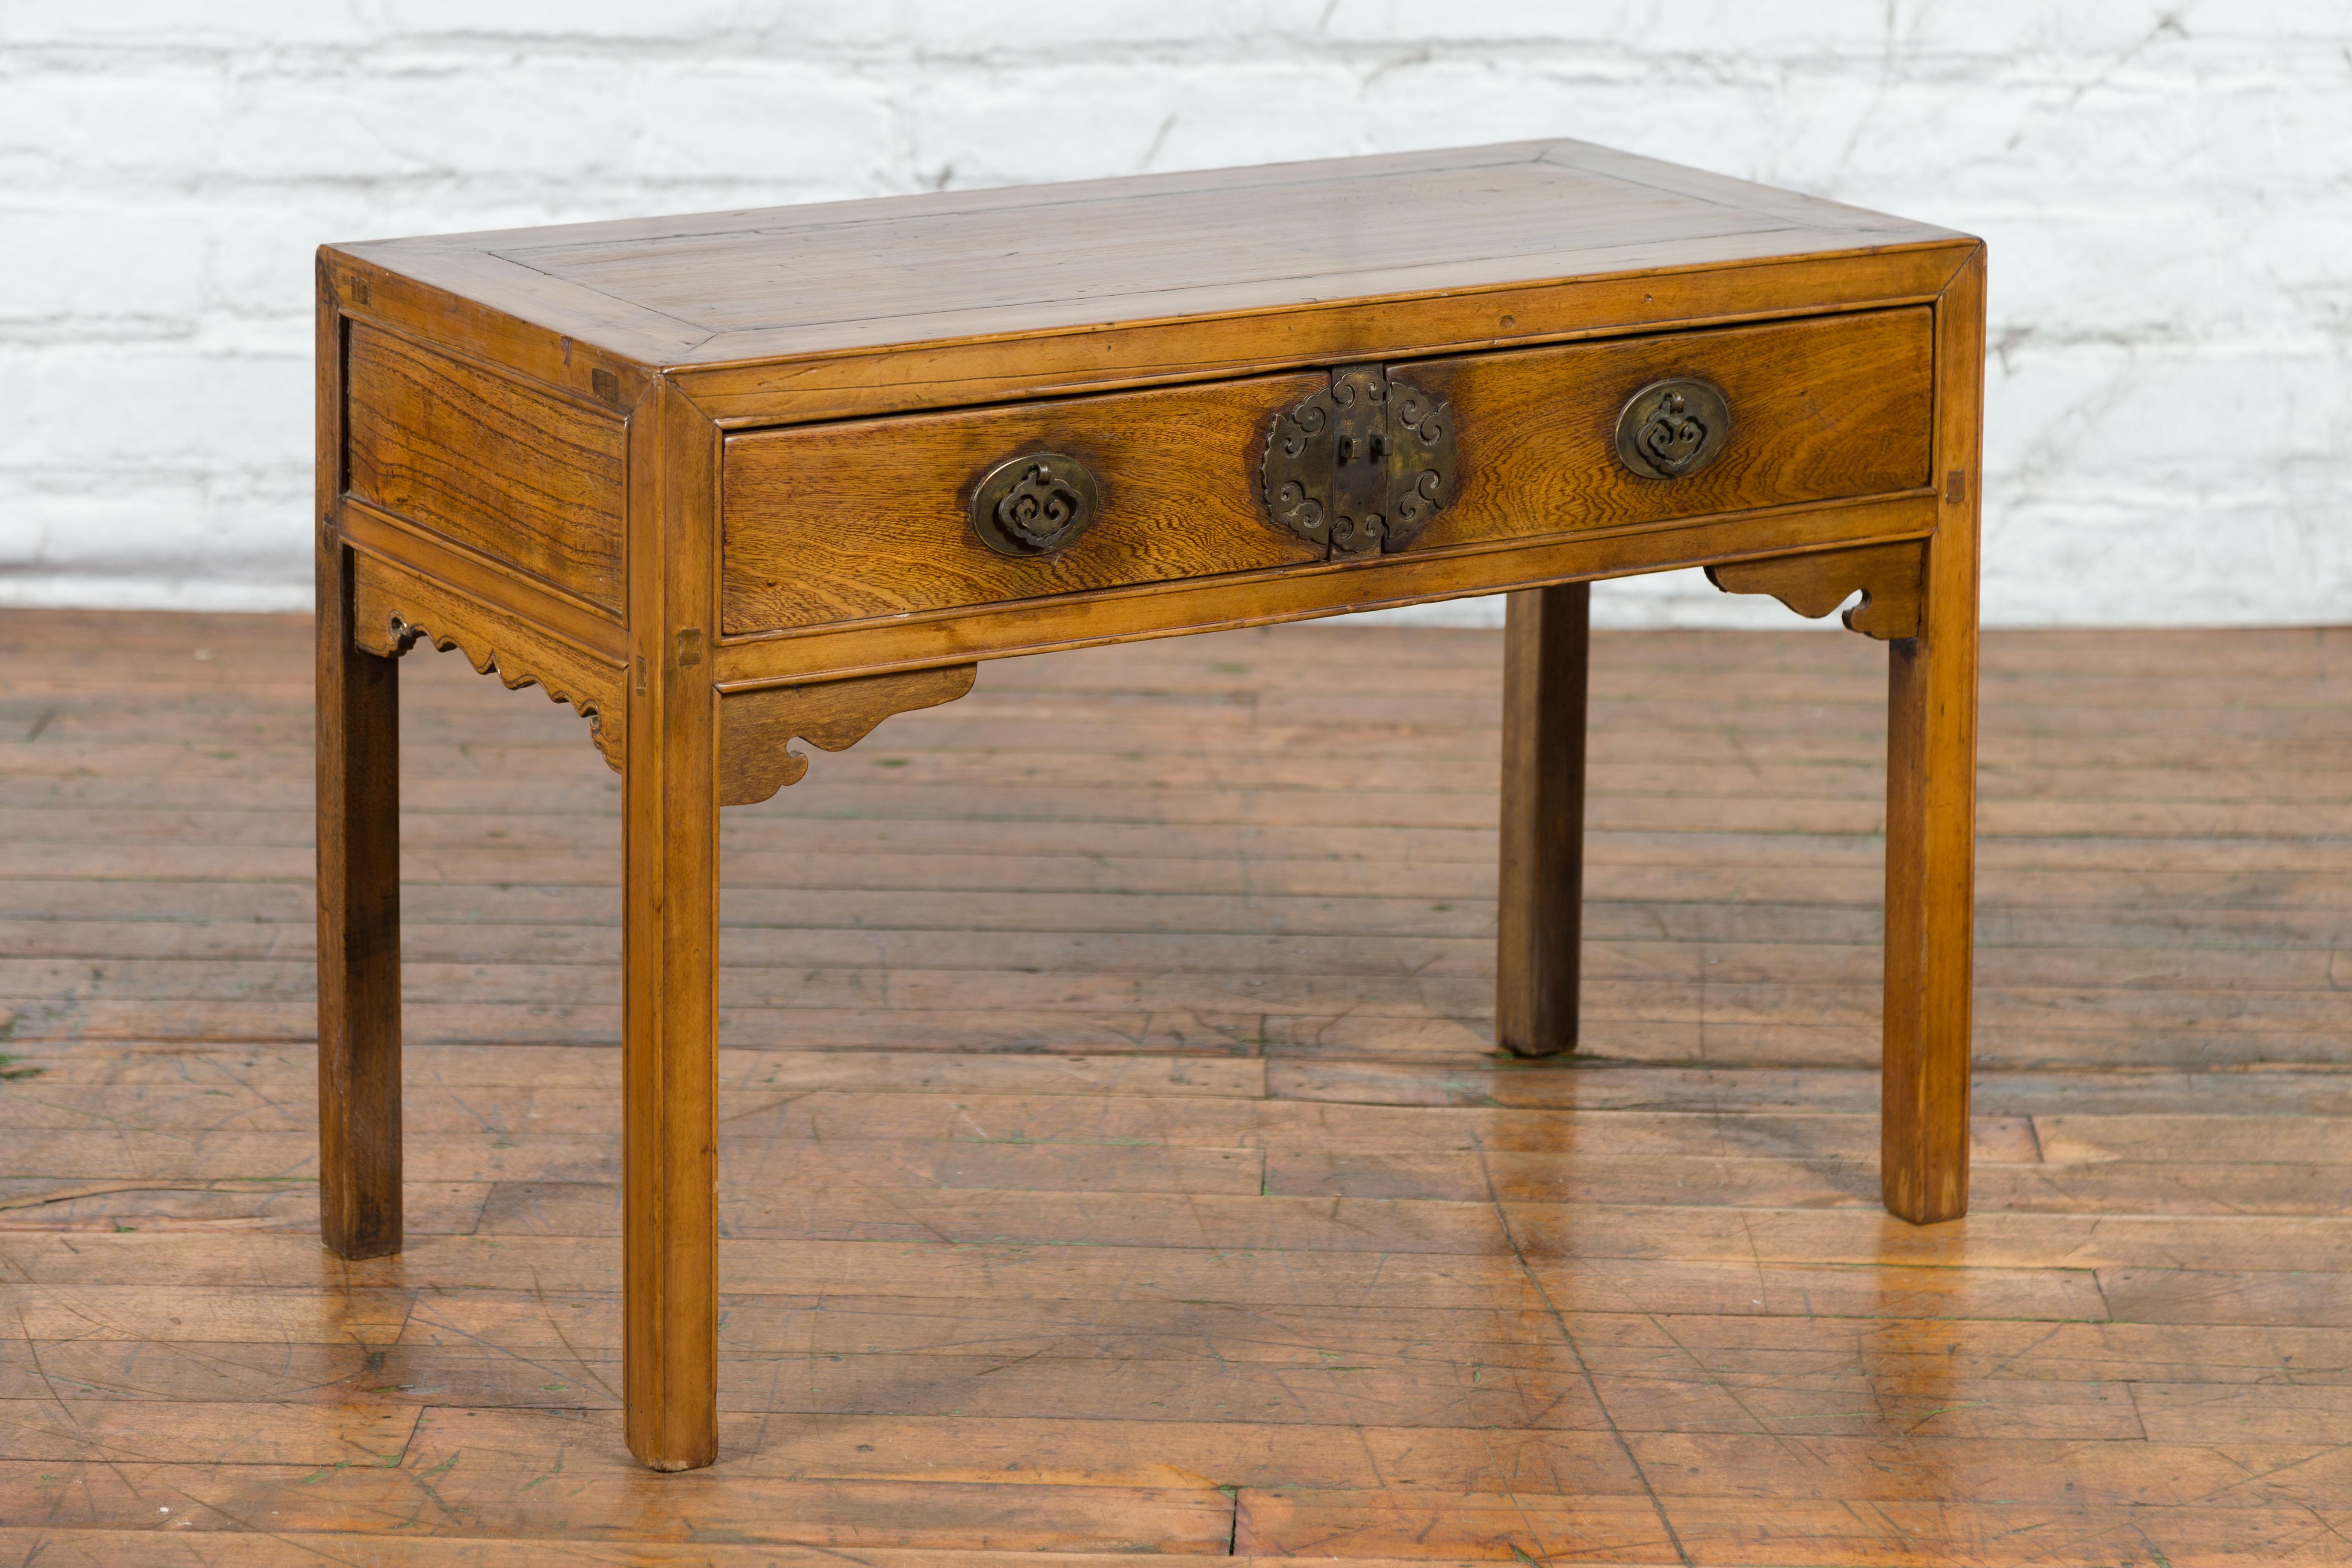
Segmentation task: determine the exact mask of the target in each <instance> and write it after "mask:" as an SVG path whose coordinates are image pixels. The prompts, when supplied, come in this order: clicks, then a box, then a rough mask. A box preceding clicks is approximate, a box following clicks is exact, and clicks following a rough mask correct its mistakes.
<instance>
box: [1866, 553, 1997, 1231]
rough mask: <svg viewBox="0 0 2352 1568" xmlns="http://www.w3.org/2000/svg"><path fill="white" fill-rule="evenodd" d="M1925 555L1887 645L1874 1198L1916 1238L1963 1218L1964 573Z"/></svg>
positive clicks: (1966, 970)
mask: <svg viewBox="0 0 2352 1568" xmlns="http://www.w3.org/2000/svg"><path fill="white" fill-rule="evenodd" d="M1969 542H1970V541H1969V536H1968V535H1967V534H1965V533H1962V534H1960V535H1959V536H1958V538H1954V537H1953V536H1952V535H1949V534H1948V535H1944V536H1939V537H1938V538H1937V539H1936V540H1935V541H1933V542H1930V543H1929V545H1928V547H1927V562H1926V565H1925V570H1924V573H1923V578H1924V582H1923V586H1924V588H1925V592H1924V594H1923V595H1922V597H1923V599H1924V600H1925V606H1924V608H1925V616H1924V624H1923V626H1922V627H1921V630H1922V632H1923V633H1924V635H1922V636H1918V637H1904V638H1900V639H1898V640H1895V641H1893V642H1890V643H1889V644H1888V645H1887V651H1888V657H1889V661H1890V662H1889V666H1888V681H1887V725H1886V731H1887V732H1886V747H1887V750H1886V1000H1885V1067H1884V1076H1883V1080H1882V1089H1881V1093H1882V1096H1883V1099H1882V1102H1881V1104H1882V1110H1881V1117H1880V1132H1879V1138H1880V1163H1879V1170H1880V1177H1879V1180H1880V1191H1881V1194H1882V1195H1883V1196H1884V1198H1885V1203H1886V1206H1887V1208H1888V1209H1889V1210H1890V1211H1892V1212H1893V1213H1895V1214H1896V1215H1901V1216H1902V1217H1903V1218H1905V1219H1907V1220H1910V1221H1912V1222H1913V1223H1914V1224H1917V1225H1927V1224H1930V1223H1933V1222H1934V1221H1937V1220H1946V1219H1957V1218H1958V1217H1959V1216H1960V1215H1963V1214H1966V1213H1967V1212H1968V1206H1969V976H1970V969H1971V967H1972V965H1971V956H1972V955H1971V947H1972V943H1973V939H1974V929H1973V924H1972V922H1973V920H1974V916H1975V902H1976V890H1975V872H1976V776H1977V775H1976V733H1977V615H1976V610H1977V597H1976V563H1975V555H1974V552H1973V550H1972V549H1970V548H1969Z"/></svg>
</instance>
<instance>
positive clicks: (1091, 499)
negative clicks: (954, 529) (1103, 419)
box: [971, 452, 1102, 556]
mask: <svg viewBox="0 0 2352 1568" xmlns="http://www.w3.org/2000/svg"><path fill="white" fill-rule="evenodd" d="M1101 511H1102V494H1101V491H1100V490H1099V489H1097V486H1096V484H1095V476H1094V474H1093V472H1092V471H1091V470H1090V469H1088V468H1087V466H1086V465H1085V464H1084V463H1081V462H1079V461H1078V460H1077V459H1076V458H1071V457H1066V456H1064V455H1063V454H1062V453H1060V452H1028V453H1024V454H1023V455H1022V456H1020V457H1018V458H1006V459H1005V460H1004V461H1003V462H1001V463H999V464H997V465H996V466H995V467H994V468H991V469H989V470H988V471H987V472H986V473H984V474H982V475H981V476H980V482H979V483H978V484H976V485H974V486H973V487H972V490H971V531H973V532H974V533H976V534H978V535H980V542H982V544H985V545H987V546H988V547H989V548H990V549H991V550H993V551H995V552H997V553H998V554H999V555H1019V556H1037V555H1051V554H1054V553H1055V552H1057V551H1062V550H1066V549H1068V548H1069V547H1070V545H1071V543H1072V542H1074V541H1076V538H1077V537H1078V535H1080V534H1081V533H1084V532H1085V531H1087V529H1089V528H1092V527H1093V526H1094V525H1095V519H1096V518H1097V516H1099V515H1100V514H1101Z"/></svg>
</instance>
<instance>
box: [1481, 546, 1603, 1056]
mask: <svg viewBox="0 0 2352 1568" xmlns="http://www.w3.org/2000/svg"><path fill="white" fill-rule="evenodd" d="M1591 602H1592V589H1591V584H1584V583H1570V584H1563V585H1561V586H1559V587H1556V588H1529V589H1525V590H1522V591H1521V592H1519V593H1516V594H1513V595H1510V598H1509V608H1508V610H1507V618H1506V620H1505V623H1504V632H1503V835H1502V847H1503V859H1502V877H1501V881H1500V885H1499V886H1500V903H1499V906H1498V908H1497V909H1496V933H1497V935H1496V955H1495V956H1496V962H1495V1039H1496V1044H1498V1045H1500V1046H1502V1047H1504V1048H1505V1049H1506V1050H1508V1051H1510V1052H1511V1053H1512V1054H1513V1055H1515V1056H1521V1057H1546V1056H1555V1055H1558V1054H1559V1053H1560V1052H1562V1051H1572V1050H1574V1049H1575V1048H1576V1014H1577V983H1578V962H1579V959H1580V956H1581V954H1580V949H1581V946H1582V942H1583V921H1584V721H1585V688H1586V674H1585V667H1586V656H1587V654H1588V652H1589V650H1590V647H1591Z"/></svg>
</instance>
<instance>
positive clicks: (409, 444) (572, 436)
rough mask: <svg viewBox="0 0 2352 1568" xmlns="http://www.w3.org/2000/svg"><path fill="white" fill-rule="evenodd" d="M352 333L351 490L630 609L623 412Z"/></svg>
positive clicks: (507, 561)
mask: <svg viewBox="0 0 2352 1568" xmlns="http://www.w3.org/2000/svg"><path fill="white" fill-rule="evenodd" d="M350 331H351V337H350V340H349V342H348V343H347V345H346V347H345V349H344V367H345V379H344V404H343V421H344V430H345V439H346V468H345V470H344V478H343V487H344V489H345V490H346V491H347V492H348V493H349V494H350V495H352V497H353V498H354V499H356V500H362V501H365V502H367V503H368V504H369V505H371V506H373V507H376V508H379V509H381V510H383V511H386V512H389V513H391V514H392V515H393V516H394V517H396V518H398V519H400V520H401V521H404V522H407V523H410V524H413V525H414V526H415V527H417V528H421V529H424V530H426V531H429V532H432V533H435V534H438V535H439V536H441V537H442V538H444V539H446V540H450V541H452V542H456V543H457V544H460V545H463V546H465V547H466V548H467V549H469V550H473V551H477V552H479V553H481V554H483V555H486V556H488V558H489V559H490V560H492V561H494V562H496V563H498V564H499V565H500V566H503V567H507V568H509V569H511V570H514V571H518V572H521V573H524V574H528V575H530V576H531V577H534V578H537V579H538V580H539V581H540V582H541V583H543V584H547V585H548V586H550V587H553V588H556V589H560V590H561V591H562V592H563V593H565V594H568V595H572V597H574V598H577V599H580V600H583V601H585V602H586V603H587V604H588V605H592V606H593V607H594V608H596V609H599V610H602V611H604V612H605V613H606V614H608V615H611V616H619V615H621V614H622V611H623V598H624V574H623V565H622V563H623V554H622V545H621V538H622V534H621V525H622V510H623V505H624V480H625V473H626V468H627V432H626V427H625V426H624V425H623V424H622V422H621V420H620V419H619V418H618V417H616V416H613V415H610V414H605V413H602V412H599V411H598V410H596V409H594V408H592V407H589V406H587V405H583V404H578V403H573V402H571V401H569V400H567V399H565V398H562V397H557V396H553V395H550V394H549V393H547V392H546V391H544V390H542V389H541V388H539V387H536V386H530V385H526V384H523V383H520V382H518V381H513V380H510V379H509V378H508V377H506V376H502V375H499V374H497V373H496V372H494V371H489V370H485V369H482V368H480V367H478V366H475V365H471V364H467V363H465V362H464V361H462V360H456V359H452V358H450V357H448V356H447V355H446V354H441V353H435V352H434V351H433V350H431V349H427V348H425V347H423V346H421V345H419V344H416V343H412V342H408V341H407V340H405V339H404V338H399V337H395V336H394V335H393V334H391V333H389V332H385V331H378V330H377V329H375V328H373V327H370V326H367V325H365V324H363V323H361V322H357V321H354V322H352V325H351V329H350Z"/></svg>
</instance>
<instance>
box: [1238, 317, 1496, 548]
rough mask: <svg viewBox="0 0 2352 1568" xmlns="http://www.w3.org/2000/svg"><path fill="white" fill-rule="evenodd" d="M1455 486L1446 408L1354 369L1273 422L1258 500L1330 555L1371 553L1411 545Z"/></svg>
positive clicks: (1372, 370)
mask: <svg viewBox="0 0 2352 1568" xmlns="http://www.w3.org/2000/svg"><path fill="white" fill-rule="evenodd" d="M1458 486H1459V472H1458V464H1457V462H1456V459H1455V457H1454V410H1453V408H1452V406H1451V405H1448V404H1445V403H1443V402H1440V401H1439V400H1438V399H1436V398H1434V397H1432V396H1431V395H1429V394H1428V393H1426V392H1423V390H1422V389H1421V388H1419V387H1417V386H1413V385H1411V384H1407V383H1405V382H1402V381H1394V380H1391V378H1390V376H1389V374H1388V372H1387V371H1386V370H1385V369H1383V368H1382V367H1381V366H1380V365H1375V364H1360V365H1348V366H1345V367H1343V368H1341V369H1339V370H1335V371H1333V372H1332V373H1331V384H1330V385H1329V386H1328V387H1326V388H1323V389H1322V390H1320V391H1318V392H1313V393H1310V394H1308V395H1307V396H1305V397H1303V398H1301V399H1299V400H1298V401H1297V403H1294V404H1292V405H1290V406H1289V407H1287V408H1286V409H1284V410H1283V411H1282V412H1281V413H1279V414H1277V415H1276V416H1274V424H1273V426H1271V427H1270V428H1269V429H1268V430H1267V431H1266V437H1265V465H1264V468H1262V470H1261V489H1260V490H1259V499H1260V500H1262V501H1263V502H1264V504H1265V510H1266V515H1267V516H1268V517H1271V518H1272V519H1273V520H1274V521H1276V523H1277V524H1279V525H1280V526H1282V527H1284V528H1286V529H1288V530H1290V531H1291V532H1293V533H1296V534H1297V535H1298V536H1299V537H1300V538H1301V539H1304V540H1307V541H1308V542H1312V543H1316V544H1320V545H1323V546H1325V547H1326V548H1327V549H1328V550H1329V552H1331V554H1332V555H1334V556H1341V555H1371V554H1376V553H1378V552H1381V551H1383V550H1402V549H1403V548H1404V547H1405V546H1406V545H1408V544H1410V543H1412V541H1413V536H1414V535H1416V534H1418V533H1419V532H1420V531H1422V530H1423V529H1424V528H1427V527H1428V526H1429V520H1430V519H1431V518H1433V517H1435V516H1436V515H1437V514H1438V513H1439V512H1441V511H1443V510H1444V509H1445V507H1446V506H1447V504H1448V503H1450V502H1451V501H1452V500H1454V491H1455V489H1457V488H1458Z"/></svg>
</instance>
